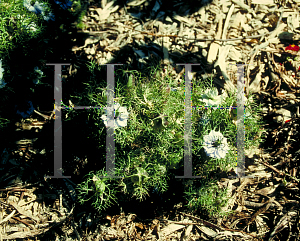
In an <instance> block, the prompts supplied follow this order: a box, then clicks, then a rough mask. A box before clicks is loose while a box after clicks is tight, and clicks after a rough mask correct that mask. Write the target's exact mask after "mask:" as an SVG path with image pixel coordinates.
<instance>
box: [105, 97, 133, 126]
mask: <svg viewBox="0 0 300 241" xmlns="http://www.w3.org/2000/svg"><path fill="white" fill-rule="evenodd" d="M116 112H117V113H119V115H117V116H116ZM114 113H115V114H114V127H115V129H116V128H118V127H125V126H127V120H128V118H129V113H128V112H127V108H126V107H121V106H120V104H119V103H115V104H114ZM101 119H102V120H103V122H104V124H105V126H106V127H108V121H109V119H108V118H107V108H105V115H102V116H101Z"/></svg>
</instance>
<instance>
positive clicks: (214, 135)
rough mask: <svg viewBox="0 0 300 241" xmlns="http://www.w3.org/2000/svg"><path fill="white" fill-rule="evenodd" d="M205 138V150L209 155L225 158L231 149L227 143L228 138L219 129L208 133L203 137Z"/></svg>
mask: <svg viewBox="0 0 300 241" xmlns="http://www.w3.org/2000/svg"><path fill="white" fill-rule="evenodd" d="M203 140H204V144H203V147H204V151H205V153H206V155H207V156H209V157H213V158H218V159H220V158H224V157H225V156H226V153H227V152H228V150H229V146H228V144H227V138H225V137H224V136H223V135H222V133H220V132H218V131H214V130H211V132H210V133H209V134H208V135H205V136H204V137H203Z"/></svg>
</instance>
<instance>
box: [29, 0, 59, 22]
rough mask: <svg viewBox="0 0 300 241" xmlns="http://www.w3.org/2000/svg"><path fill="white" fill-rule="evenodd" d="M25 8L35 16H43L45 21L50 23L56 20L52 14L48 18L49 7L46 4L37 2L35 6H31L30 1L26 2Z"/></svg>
mask: <svg viewBox="0 0 300 241" xmlns="http://www.w3.org/2000/svg"><path fill="white" fill-rule="evenodd" d="M23 6H24V7H25V8H27V10H28V11H30V12H33V13H35V14H41V15H42V16H43V18H44V20H45V21H49V20H50V19H51V20H52V21H54V20H55V17H54V15H53V14H52V13H49V14H48V16H46V13H45V12H46V8H47V5H46V4H45V3H40V2H38V1H37V2H35V3H34V5H33V6H32V5H31V1H30V0H24V2H23Z"/></svg>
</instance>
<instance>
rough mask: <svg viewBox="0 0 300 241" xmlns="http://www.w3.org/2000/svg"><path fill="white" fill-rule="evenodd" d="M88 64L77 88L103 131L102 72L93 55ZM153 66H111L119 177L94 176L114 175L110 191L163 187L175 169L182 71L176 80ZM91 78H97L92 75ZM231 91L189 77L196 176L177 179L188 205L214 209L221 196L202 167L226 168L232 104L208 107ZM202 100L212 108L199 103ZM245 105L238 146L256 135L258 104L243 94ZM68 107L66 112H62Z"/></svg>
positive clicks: (225, 100) (230, 97)
mask: <svg viewBox="0 0 300 241" xmlns="http://www.w3.org/2000/svg"><path fill="white" fill-rule="evenodd" d="M89 68H90V71H91V73H93V74H92V75H90V80H89V81H87V82H86V83H85V84H86V85H87V86H88V87H87V89H88V90H89V91H88V93H85V96H88V98H89V100H90V102H91V104H92V105H95V106H101V107H102V108H101V109H97V110H92V111H91V112H90V114H89V116H90V117H89V118H92V119H94V121H95V122H96V123H97V125H98V126H99V133H98V134H99V135H100V132H101V133H102V132H103V131H106V128H105V127H106V126H107V112H106V110H105V108H106V101H107V98H106V88H105V87H104V86H105V85H106V80H105V79H104V78H103V75H102V77H100V75H99V76H97V71H100V69H101V67H100V66H97V64H95V62H91V63H90V65H89ZM99 73H100V72H99ZM161 73H163V71H162V69H161V68H160V67H159V65H158V67H153V66H152V67H151V68H150V69H148V72H145V73H144V75H143V74H142V73H139V72H137V71H134V70H131V71H130V70H128V69H125V68H116V70H115V78H116V79H115V86H116V88H115V90H116V91H115V99H114V102H115V112H114V113H115V115H114V123H115V146H116V148H115V153H116V156H115V165H116V176H120V177H122V178H116V179H111V180H108V179H102V185H105V183H107V184H109V185H111V184H112V183H114V189H113V190H112V189H110V190H111V192H112V191H113V192H114V193H115V195H118V194H117V193H119V194H120V195H121V194H126V195H128V196H129V197H131V198H136V199H138V200H143V199H145V198H146V197H147V196H149V195H151V192H153V191H154V190H155V191H156V192H158V193H163V192H165V191H166V190H167V189H168V180H169V179H171V178H174V175H173V174H172V170H176V169H180V170H182V171H183V166H184V121H185V112H184V109H185V106H184V103H185V102H184V99H185V86H184V77H183V79H182V81H181V84H180V85H178V83H174V81H173V80H172V78H171V77H170V76H168V75H164V76H162V74H161ZM95 78H96V79H97V78H99V79H97V81H95ZM97 83H98V84H97ZM195 83H199V84H195ZM99 85H100V86H101V87H99ZM235 94H236V93H225V92H223V93H221V94H219V93H218V91H217V89H216V88H215V87H214V86H213V79H211V81H210V83H209V82H207V81H206V82H205V81H203V80H202V81H200V82H199V81H198V82H196V80H193V89H192V101H193V102H192V105H193V106H196V107H197V108H193V109H192V143H193V144H192V145H193V151H192V161H193V167H194V168H193V175H194V176H202V177H203V181H202V182H199V181H190V182H186V181H183V185H186V193H185V194H184V195H185V197H186V200H187V205H188V207H189V208H191V209H193V210H197V209H198V208H199V207H201V208H202V209H205V210H206V211H208V212H209V214H210V215H217V214H220V208H221V207H223V206H224V205H225V204H226V201H227V199H228V198H227V196H226V190H218V187H217V184H216V178H212V179H209V178H208V177H209V176H210V173H212V172H214V171H216V170H221V171H225V172H226V171H229V170H231V169H234V168H235V167H236V115H235V113H234V109H233V108H228V109H226V108H225V109H221V108H216V107H218V106H219V107H220V106H224V107H226V106H227V107H233V106H235V105H236V95H235ZM72 102H73V103H74V101H73V100H72ZM76 104H77V105H80V103H76ZM76 104H75V105H76ZM207 104H209V105H210V106H211V107H215V108H205V107H203V108H201V107H200V106H206V105H207ZM245 109H246V113H245V128H246V130H247V131H246V136H245V147H246V148H251V147H252V146H255V145H256V144H257V141H259V140H254V137H256V136H257V135H258V130H259V123H260V122H259V121H260V120H259V117H258V110H257V109H254V108H253V104H252V103H251V102H250V101H249V100H247V101H246V108H245ZM72 111H73V110H70V111H69V113H67V114H68V115H69V116H70V114H71V113H72ZM73 113H74V111H73ZM102 141H104V140H102ZM103 163H105V160H103ZM104 170H105V168H104V169H103V170H101V171H102V172H103V171H104ZM182 175H183V173H182ZM210 178H211V177H210ZM90 180H91V178H90V177H88V178H87V180H86V181H84V182H83V184H82V186H81V187H80V188H79V191H80V193H81V194H80V195H79V196H80V199H81V202H82V203H83V202H84V199H85V198H86V196H89V195H95V191H92V190H90V193H88V192H84V191H82V189H84V187H85V185H86V183H87V182H89V181H90ZM108 188H109V187H108ZM203 190H207V191H205V192H204V191H203ZM182 195H183V194H182ZM226 198H227V199H226ZM97 200H99V199H97V198H96V199H95V203H97V204H96V206H97V208H98V209H99V210H102V209H105V208H106V206H104V205H102V204H101V203H100V202H99V201H97ZM111 200H113V198H112V197H111ZM212 207H213V208H212ZM223 215H224V213H223Z"/></svg>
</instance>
